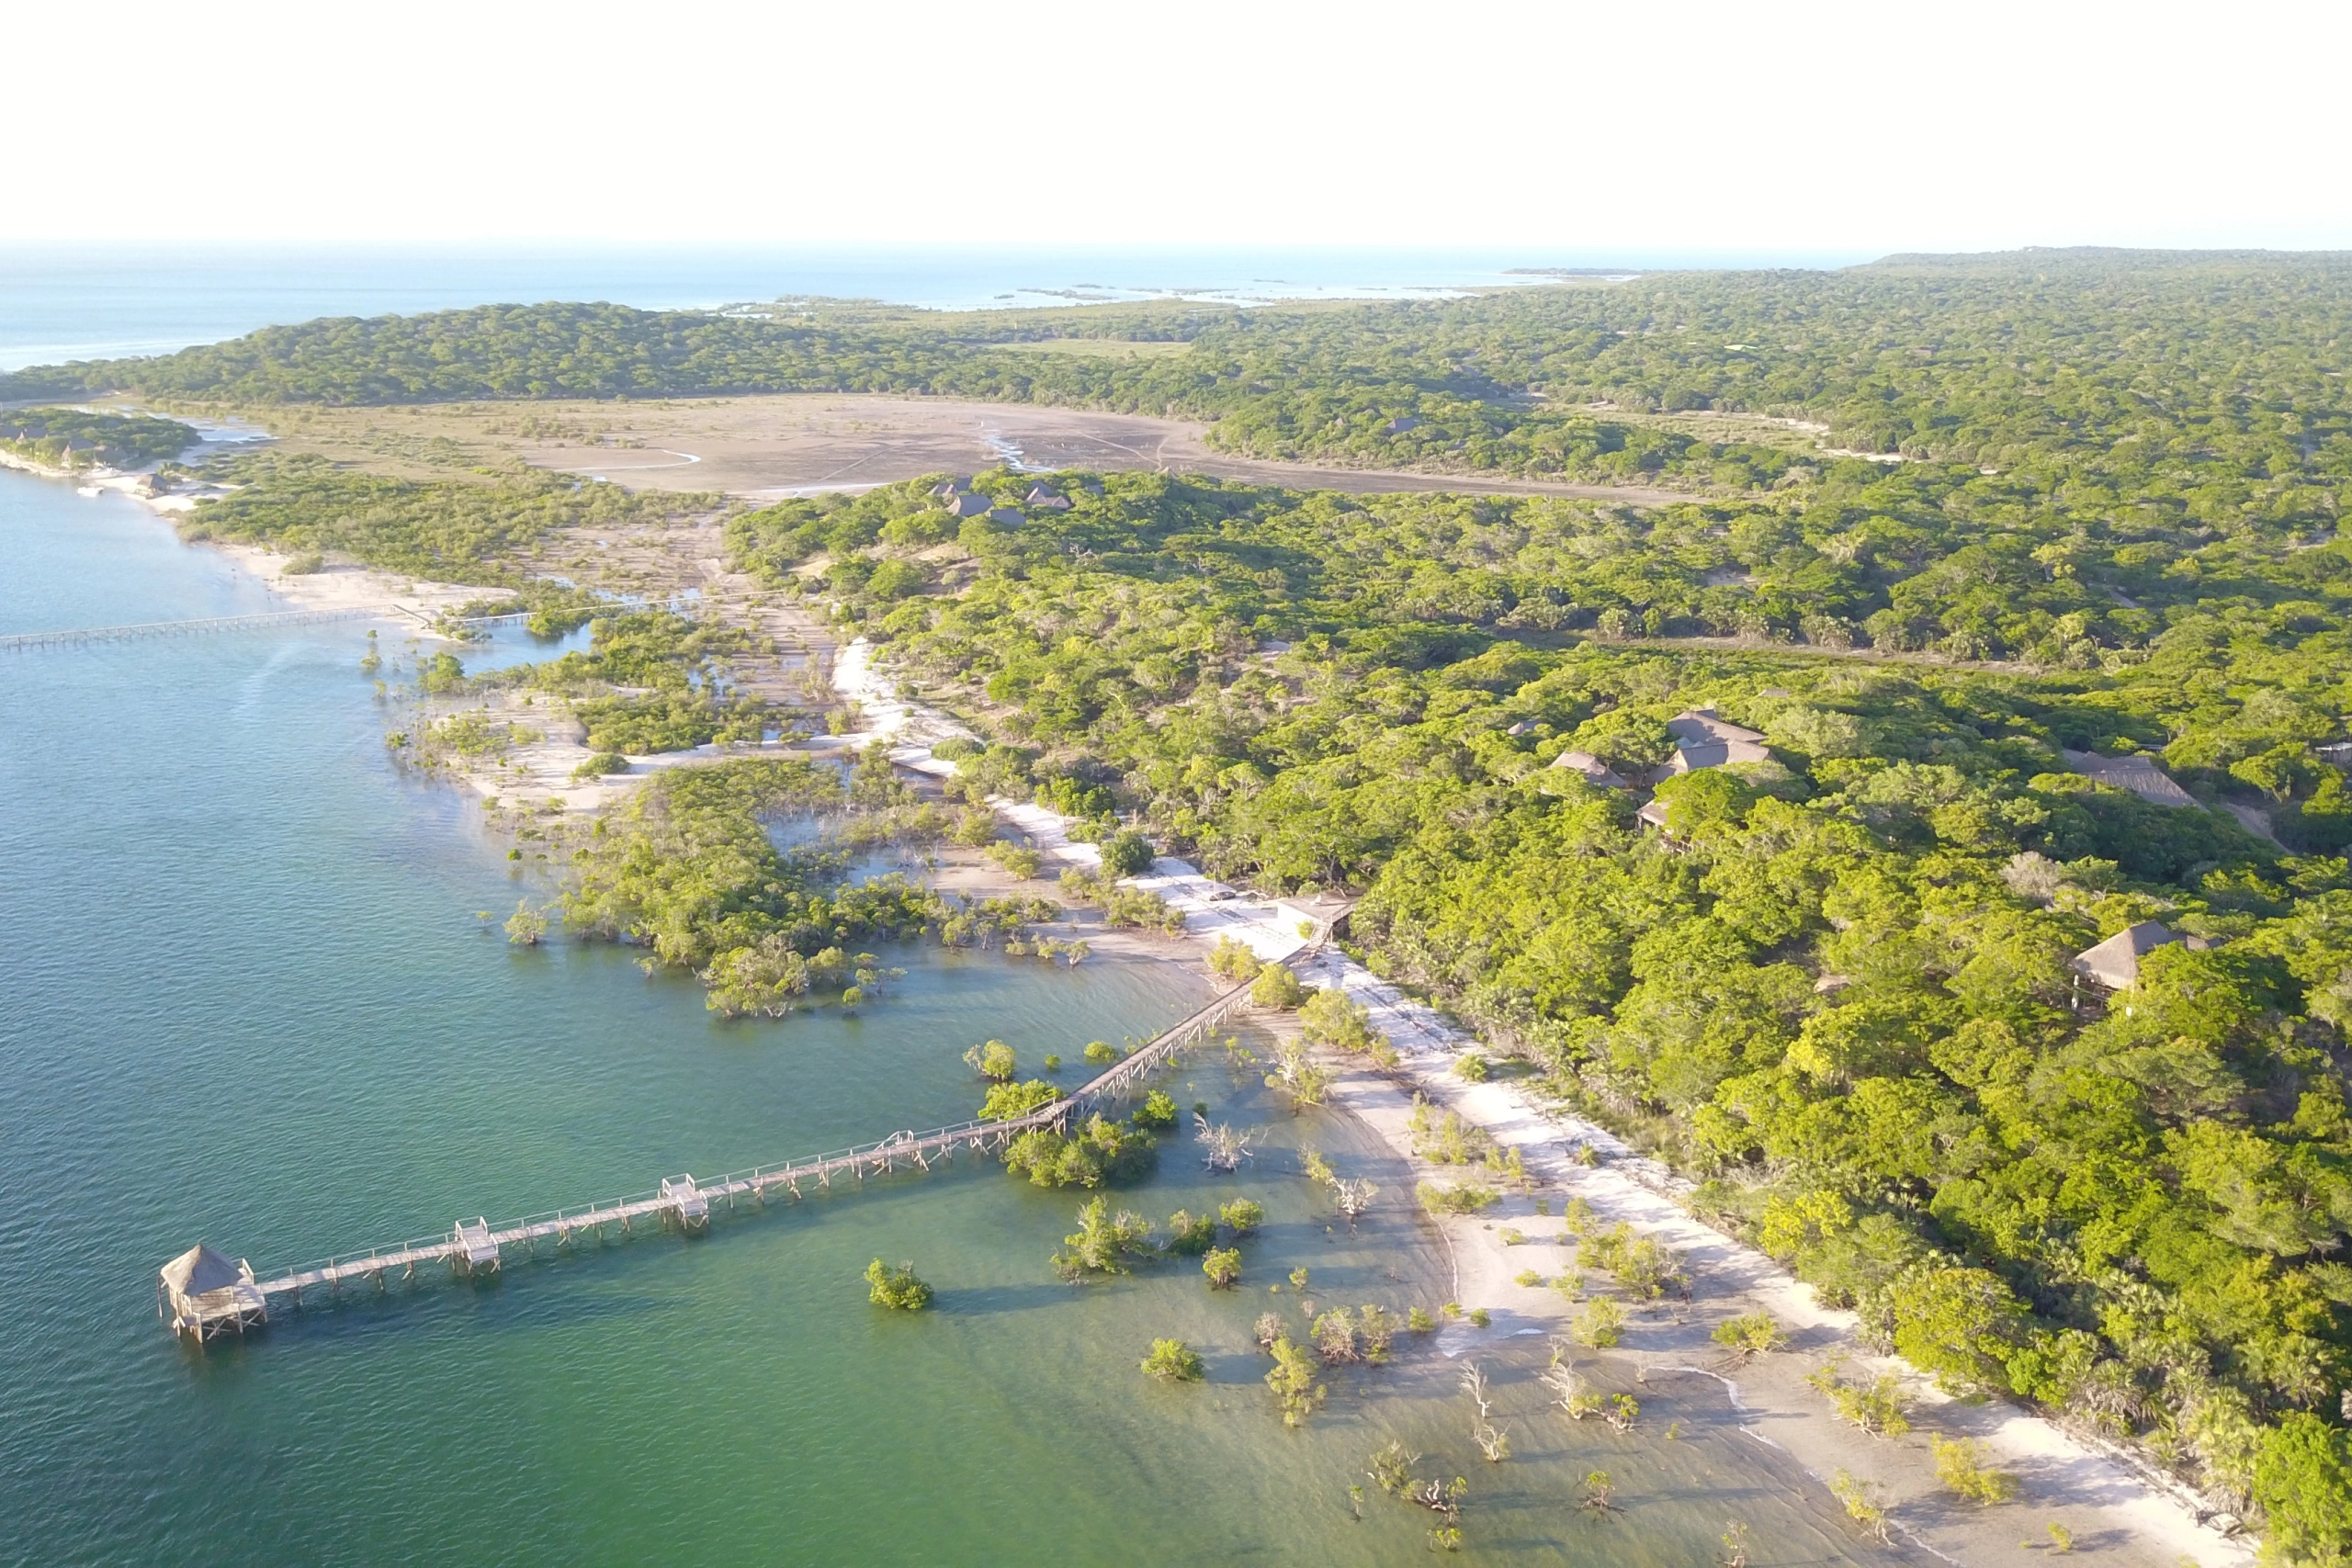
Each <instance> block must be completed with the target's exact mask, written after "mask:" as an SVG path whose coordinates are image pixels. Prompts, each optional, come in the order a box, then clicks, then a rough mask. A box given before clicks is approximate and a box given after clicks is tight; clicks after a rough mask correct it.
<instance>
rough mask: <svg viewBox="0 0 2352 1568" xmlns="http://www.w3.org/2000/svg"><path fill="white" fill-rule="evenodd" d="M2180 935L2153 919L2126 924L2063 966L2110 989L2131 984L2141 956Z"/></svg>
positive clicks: (2135, 975)
mask: <svg viewBox="0 0 2352 1568" xmlns="http://www.w3.org/2000/svg"><path fill="white" fill-rule="evenodd" d="M2179 940H2180V938H2179V937H2177V936H2175V935H2174V934H2173V933H2172V932H2171V931H2166V930H2165V928H2164V927H2163V926H2161V925H2159V924H2157V923H2156V922H2155V921H2154V920H2142V921H2141V922H2140V923H2139V924H2138V925H2135V926H2126V927H2124V928H2123V930H2121V931H2117V932H2116V933H2115V934H2114V935H2113V936H2111V937H2109V938H2108V939H2107V940H2106V941H2105V942H2100V943H2099V944H2098V946H2097V947H2089V948H2085V949H2084V950H2083V951H2082V952H2080V953H2076V954H2075V956H2074V957H2072V958H2070V959H2068V960H2067V961H2066V967H2067V968H2069V969H2072V970H2073V971H2074V972H2075V974H2077V975H2080V976H2082V977H2083V978H2084V979H2086V980H2093V981H2096V982H2098V984H2099V985H2102V986H2105V987H2107V988H2108V989H2109V990H2110V991H2120V990H2126V989H2128V988H2130V987H2131V985H2132V983H2133V982H2135V981H2137V980H2138V979H2139V978H2140V959H2141V956H2142V955H2143V953H2154V951H2155V950H2156V949H2157V948H2160V947H2166V946H2169V945H2171V944H2172V943H2174V942H2178V941H2179Z"/></svg>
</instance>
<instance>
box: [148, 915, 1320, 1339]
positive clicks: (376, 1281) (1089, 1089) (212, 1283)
mask: <svg viewBox="0 0 2352 1568" xmlns="http://www.w3.org/2000/svg"><path fill="white" fill-rule="evenodd" d="M1317 945H1319V943H1318V944H1317ZM1249 993H1250V987H1249V985H1248V984H1246V983H1245V984H1243V985H1240V986H1237V987H1234V988H1233V989H1231V990H1229V991H1227V992H1225V993H1224V994H1222V995H1221V996H1219V997H1217V998H1216V999H1215V1000H1214V1001H1212V1002H1210V1003H1209V1004H1208V1005H1207V1006H1206V1007H1204V1008H1202V1009H1201V1010H1199V1011H1197V1012H1195V1013H1193V1014H1192V1015H1191V1016H1190V1017H1188V1018H1186V1019H1184V1020H1183V1021H1182V1022H1180V1023H1178V1024H1177V1025H1176V1026H1175V1027H1174V1028H1172V1029H1169V1030H1167V1031H1165V1032H1162V1033H1160V1034H1159V1035H1157V1036H1155V1037H1154V1038H1153V1039H1151V1040H1150V1041H1148V1043H1145V1044H1143V1045H1141V1046H1139V1047H1137V1048H1136V1050H1135V1051H1133V1052H1132V1053H1130V1054H1129V1055H1126V1056H1125V1057H1124V1058H1122V1059H1121V1060H1120V1061H1118V1062H1117V1063H1115V1064H1114V1065H1113V1066H1111V1067H1109V1068H1108V1069H1106V1070H1105V1071H1104V1072H1103V1074H1102V1076H1101V1077H1096V1078H1094V1079H1092V1080H1091V1081H1090V1082H1088V1083H1087V1084H1085V1085H1084V1086H1083V1087H1081V1088H1080V1089H1077V1090H1076V1091H1075V1092H1073V1093H1072V1094H1070V1095H1069V1096H1068V1097H1067V1098H1065V1099H1062V1100H1055V1101H1054V1102H1053V1103H1052V1104H1050V1105H1047V1106H1046V1107H1044V1108H1043V1109H1041V1110H1038V1111H1032V1112H1030V1113H1029V1114H1028V1115H1026V1116H1021V1117H1016V1118H1013V1119H1012V1120H1009V1121H1002V1122H980V1121H972V1122H956V1124H955V1125H954V1126H952V1127H940V1128H935V1129H933V1131H931V1132H927V1133H916V1132H899V1133H893V1134H890V1135H889V1136H888V1137H886V1138H877V1139H876V1140H875V1141H874V1142H872V1143H867V1144H855V1145H851V1146H850V1147H848V1148H845V1149H836V1150H834V1151H832V1152H831V1153H828V1154H821V1155H815V1156H810V1157H809V1158H806V1159H797V1160H786V1161H784V1162H783V1163H781V1164H778V1165H763V1166H754V1167H752V1168H751V1169H749V1170H741V1171H735V1172H732V1173H730V1174H729V1175H726V1176H721V1177H717V1178H712V1179H696V1178H695V1177H694V1176H692V1175H683V1176H673V1177H670V1178H668V1179H665V1180H664V1181H662V1183H661V1185H660V1186H659V1187H657V1188H655V1189H654V1190H651V1191H650V1192H641V1193H638V1194H635V1195H632V1196H629V1197H626V1198H618V1199H615V1200H614V1201H611V1202H608V1203H594V1204H587V1205H583V1206H582V1207H580V1208H576V1209H558V1210H555V1211H554V1212H552V1213H544V1214H534V1215H530V1216H528V1217H526V1218H524V1219H519V1220H510V1221H504V1222H501V1223H499V1224H492V1223H491V1222H490V1221H488V1220H487V1219H483V1218H481V1217H476V1218H474V1219H470V1220H459V1221H457V1222H456V1223H455V1224H452V1225H451V1226H450V1227H449V1229H448V1230H447V1231H446V1232H444V1233H442V1234H441V1235H434V1236H424V1237H420V1238H417V1239H415V1240H412V1241H405V1242H401V1244H399V1245H398V1246H395V1247H371V1248H368V1249H367V1250H365V1251H361V1252H355V1253H341V1254H337V1255H336V1256H334V1257H333V1258H324V1259H322V1260H321V1261H319V1262H316V1263H310V1264H305V1265H304V1266H302V1267H301V1268H299V1269H288V1270H287V1271H286V1272H284V1273H282V1274H278V1275H276V1276H274V1277H272V1278H270V1279H266V1280H262V1279H257V1278H255V1276H254V1271H253V1269H252V1268H251V1267H250V1266H248V1265H247V1264H245V1263H243V1262H242V1261H240V1262H238V1263H236V1264H234V1265H231V1264H229V1263H228V1262H227V1260H226V1259H225V1258H221V1257H220V1255H219V1254H217V1253H214V1252H213V1251H212V1250H211V1249H210V1248H209V1247H202V1246H199V1247H194V1248H191V1249H190V1250H189V1251H188V1252H187V1253H185V1254H183V1255H182V1256H181V1257H180V1258H175V1259H174V1260H173V1261H172V1262H171V1263H170V1264H168V1265H166V1266H165V1267H164V1270H163V1273H162V1276H161V1278H160V1279H159V1280H158V1282H157V1287H156V1311H157V1314H158V1315H160V1316H161V1317H163V1318H164V1321H166V1322H167V1323H169V1324H170V1325H171V1326H172V1328H173V1331H174V1332H175V1333H177V1334H181V1335H184V1336H186V1337H188V1338H191V1339H193V1340H195V1341H196V1342H198V1344H202V1343H205V1342H207V1341H209V1340H212V1339H216V1338H220V1337H222V1336H225V1335H243V1334H244V1333H246V1332H248V1331H250V1330H252V1329H255V1328H259V1327H261V1326H263V1325H266V1324H267V1323H268V1321H269V1313H270V1308H271V1306H272V1304H273V1303H275V1304H277V1305H278V1306H280V1307H289V1306H290V1307H293V1308H296V1309H298V1310H299V1309H300V1308H301V1307H302V1306H304V1305H305V1304H307V1303H309V1302H310V1301H311V1298H313V1297H314V1296H315V1295H316V1293H317V1292H326V1293H327V1295H328V1297H329V1298H330V1299H340V1298H341V1297H342V1296H343V1294H344V1293H345V1292H346V1291H353V1292H370V1293H372V1292H377V1291H383V1290H388V1289H389V1288H390V1286H391V1285H392V1284H393V1283H395V1282H401V1281H408V1280H415V1279H416V1278H417V1277H418V1275H417V1269H418V1266H419V1265H431V1264H440V1265H443V1266H444V1267H445V1269H447V1274H448V1275H449V1276H465V1275H480V1274H485V1273H489V1272H492V1271H494V1270H496V1269H499V1268H500V1267H501V1266H502V1265H503V1263H504V1261H505V1259H506V1255H507V1252H508V1249H510V1248H513V1247H522V1248H523V1249H524V1250H525V1253H526V1256H530V1257H536V1256H537V1252H538V1248H539V1247H540V1245H541V1244H542V1243H544V1244H546V1245H547V1246H548V1247H549V1248H550V1249H551V1250H552V1251H554V1252H556V1253H558V1254H560V1253H561V1252H563V1251H565V1250H568V1249H571V1248H574V1247H579V1246H581V1245H582V1243H583V1242H589V1241H594V1242H597V1243H603V1242H606V1241H616V1240H622V1239H626V1238H628V1237H630V1236H633V1235H637V1234H638V1233H639V1227H647V1228H650V1229H652V1230H656V1231H663V1230H677V1231H683V1232H684V1233H686V1234H688V1235H697V1234H700V1233H702V1232H704V1231H706V1230H707V1229H708V1228H709V1225H710V1219H711V1214H712V1213H713V1210H714V1209H715V1208H716V1207H717V1206H718V1205H719V1204H722V1203H723V1204H725V1205H726V1207H727V1208H729V1210H732V1209H734V1208H735V1207H736V1205H737V1204H738V1203H739V1202H744V1201H748V1202H751V1203H752V1204H754V1205H756V1206H758V1207H762V1208H764V1207H765V1206H766V1205H767V1204H768V1203H769V1202H770V1201H773V1200H775V1199H776V1198H778V1197H783V1198H785V1199H787V1200H792V1201H797V1200H799V1199H802V1198H805V1197H808V1196H810V1195H811V1194H812V1192H822V1191H829V1190H831V1188H832V1186H833V1184H834V1181H835V1179H837V1178H841V1179H848V1180H849V1181H851V1182H853V1183H855V1184H862V1183H864V1182H865V1179H867V1178H869V1177H877V1176H888V1175H890V1174H892V1173H894V1172H897V1171H900V1170H904V1169H909V1168H912V1169H916V1170H921V1171H926V1172H927V1171H929V1170H930V1169H932V1168H933V1166H934V1165H939V1164H952V1163H953V1161H954V1160H955V1157H956V1155H958V1154H962V1153H979V1154H993V1153H996V1152H997V1151H999V1150H1001V1149H1002V1148H1003V1147H1004V1146H1005V1145H1007V1144H1009V1143H1011V1142H1012V1140H1013V1139H1015V1138H1017V1137H1019V1136H1021V1135H1022V1134H1024V1133H1030V1132H1035V1131H1039V1130H1041V1129H1045V1128H1055V1129H1062V1130H1067V1129H1068V1128H1069V1126H1070V1125H1071V1124H1072V1123H1073V1122H1075V1120H1076V1119H1077V1118H1078V1116H1079V1115H1080V1112H1082V1111H1086V1110H1088V1109H1089V1108H1091V1107H1099V1106H1101V1105H1103V1104H1104V1103H1106V1102H1109V1101H1113V1100H1125V1099H1127V1098H1128V1097H1130V1096H1132V1095H1134V1094H1135V1093H1136V1091H1137V1090H1138V1089H1141V1087H1142V1085H1143V1083H1144V1081H1145V1080H1146V1079H1147V1078H1148V1077H1149V1076H1150V1075H1151V1074H1152V1073H1154V1072H1156V1071H1158V1070H1159V1068H1161V1067H1163V1066H1167V1065H1168V1064H1169V1063H1170V1061H1172V1060H1173V1059H1174V1058H1175V1057H1176V1056H1177V1055H1179V1054H1180V1053H1181V1052H1182V1051H1184V1050H1185V1049H1187V1048H1188V1047H1190V1046H1192V1045H1193V1044H1196V1043H1199V1042H1201V1041H1203V1040H1205V1039H1207V1038H1208V1037H1209V1036H1210V1035H1211V1034H1212V1033H1213V1032H1215V1031H1216V1029H1217V1028H1218V1027H1219V1026H1220V1025H1222V1024H1223V1023H1224V1022H1225V1021H1226V1020H1227V1018H1229V1017H1231V1016H1232V1014H1233V1013H1234V1011H1235V1010H1238V1008H1240V1007H1242V1006H1243V1005H1244V1004H1246V1003H1247V1001H1248V1000H1249ZM426 1277H427V1278H430V1277H432V1276H431V1274H430V1273H428V1275H427V1276H426Z"/></svg>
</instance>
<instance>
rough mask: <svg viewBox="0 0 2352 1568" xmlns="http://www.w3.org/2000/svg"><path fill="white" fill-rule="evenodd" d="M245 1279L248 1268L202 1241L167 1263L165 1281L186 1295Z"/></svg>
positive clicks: (227, 1286) (199, 1293)
mask: <svg viewBox="0 0 2352 1568" xmlns="http://www.w3.org/2000/svg"><path fill="white" fill-rule="evenodd" d="M244 1282H245V1271H244V1270H243V1269H240V1268H238V1267H237V1265H235V1264H234V1263H232V1262H230V1261H229V1260H228V1259H227V1258H223V1257H221V1256H220V1254H219V1253H217V1252H215V1251H213V1250H212V1249H211V1248H210V1247H207V1246H205V1245H204V1244H203V1243H202V1242H198V1243H197V1244H196V1245H195V1246H194V1247H189V1248H188V1249H187V1251H186V1252H183V1253H181V1254H180V1255H179V1256H178V1257H177V1258H173V1259H172V1260H171V1261H170V1262H169V1263H166V1264H164V1284H165V1285H167V1286H169V1287H170V1288H171V1289H173V1290H174V1291H176V1292H179V1293H180V1294H181V1295H184V1296H203V1295H209V1294H211V1293H212V1292H214V1291H220V1290H226V1289H228V1288H229V1287H230V1286H232V1285H242V1284H243V1283H244Z"/></svg>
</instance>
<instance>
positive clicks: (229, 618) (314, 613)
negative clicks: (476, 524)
mask: <svg viewBox="0 0 2352 1568" xmlns="http://www.w3.org/2000/svg"><path fill="white" fill-rule="evenodd" d="M399 615H405V616H407V617H408V618H409V619H410V620H412V621H414V622H415V623H416V624H417V625H418V626H421V627H423V628H424V629H425V630H427V631H431V630H434V629H436V628H437V627H438V626H439V625H440V624H441V623H439V622H436V621H435V620H433V619H432V618H431V617H429V616H426V615H419V614H418V613H417V612H416V611H414V610H412V609H410V608H408V607H407V606H406V605H404V604H395V605H392V606H390V607H389V608H387V607H384V606H381V605H378V606H376V607H373V608H370V607H368V606H366V605H358V606H354V607H351V608H347V609H341V610H269V611H265V612H263V613H262V614H260V615H212V616H209V617H207V618H204V619H201V620H194V621H141V622H140V623H138V624H137V625H135V626H69V627H67V628H65V629H64V630H62V631H53V632H9V633H6V634H5V635H0V653H23V652H29V651H31V650H32V649H40V648H84V647H87V646H89V645H91V644H94V643H102V642H137V641H140V640H141V639H143V638H146V637H203V636H207V635H209V634H210V633H213V632H267V631H278V630H281V629H283V628H286V627H290V626H323V625H325V624H327V623H328V622H330V621H388V620H392V619H394V618H395V617H396V616H399ZM530 618H531V613H530V612H529V611H528V610H518V611H515V612H514V613H513V614H511V615H467V616H464V617H462V618H460V619H458V620H457V621H456V622H454V623H453V624H455V625H457V626H515V625H520V624H521V623H522V622H525V621H527V620H529V619H530Z"/></svg>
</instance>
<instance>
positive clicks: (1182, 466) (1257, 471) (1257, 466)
mask: <svg viewBox="0 0 2352 1568" xmlns="http://www.w3.org/2000/svg"><path fill="white" fill-rule="evenodd" d="M269 423H270V425H271V428H272V429H273V430H274V431H276V432H277V434H279V435H280V437H281V439H282V441H283V443H284V445H285V446H288V447H289V448H291V449H294V450H311V451H317V452H320V453H322V454H323V455H325V456H327V457H334V458H335V459H337V460H338V461H345V462H355V463H360V464H364V465H365V466H367V467H368V468H373V469H376V470H378V471H386V470H391V471H401V470H407V469H415V470H417V471H419V473H420V474H421V473H422V472H423V471H424V470H429V469H441V470H444V471H446V470H447V468H450V467H453V466H469V465H472V464H480V463H491V462H496V461H499V460H501V459H513V458H517V457H519V458H521V459H522V460H523V461H525V462H526V463H529V464H530V465H532V466H533V467H534V468H549V469H553V470H556V471H558V472H562V473H579V474H590V475H594V476H597V477H599V478H603V479H610V480H611V481H612V482H613V483H615V484H623V485H628V486H629V487H630V488H632V489H644V490H669V491H725V492H727V493H728V494H730V495H738V496H745V497H750V498H752V499H755V500H775V499H779V498H781V497H784V496H786V495H794V494H807V493H812V492H815V491H825V490H857V489H864V488H866V487H870V486H873V485H878V484H888V483H891V482H893V481H895V480H899V479H914V478H917V477H918V476H920V475H923V474H935V473H941V472H949V473H971V472H975V471H977V470H978V469H981V468H992V467H994V466H995V465H997V464H999V463H1005V462H1011V463H1015V464H1018V465H1020V466H1022V467H1023V468H1035V469H1050V468H1091V469H1095V470H1097V471H1116V470H1127V469H1148V470H1156V471H1163V472H1175V473H1192V474H1206V475H1211V476H1214V477H1216V478H1219V479H1240V480H1245V481H1248V482H1250V483H1253V484H1269V485H1288V486H1293V487H1295V488H1298V489H1306V490H1338V491H1351V492H1353V493H1356V494H1374V493H1383V492H1394V491H1461V492H1467V493H1474V494H1482V495H1561V496H1575V497H1582V498H1587V499H1591V500H1600V501H1619V502H1629V503H1632V504H1634V505H1661V504H1664V503H1667V502H1675V501H1687V500H1689V499H1691V497H1690V496H1689V495H1687V494H1684V493H1680V492H1678V491H1666V490H1657V489H1646V488H1642V487H1637V486H1612V485H1589V484H1585V485H1579V484H1553V483H1545V482H1542V481H1538V480H1519V479H1498V478H1493V477H1487V476H1481V475H1477V474H1470V473H1464V474H1444V473H1416V472H1405V471H1400V470H1397V469H1386V468H1329V467H1324V466H1320V465H1317V464H1312V463H1274V462H1259V461H1255V460H1252V459H1248V458H1240V457H1231V456H1229V455H1227V454H1225V453H1222V452H1218V451H1216V450H1215V449H1214V448H1212V447H1211V446H1208V444H1207V442H1206V440H1205V439H1204V437H1205V434H1206V432H1207V426H1205V425H1202V424H1195V423H1188V422H1186V421H1182V420H1173V419H1151V418H1147V417H1145V416H1143V415H1139V414H1120V413H1102V412H1093V411H1090V410H1085V409H1066V408H1046V407H1039V406H1036V405H1034V404H1027V403H978V402H956V401H952V400H946V399H939V398H898V397H881V396H870V395H865V394H855V393H806V394H793V395H787V396H777V397H743V398H695V399H673V400H661V401H647V402H618V401H610V402H534V403H512V402H503V403H437V404H426V405H422V406H413V407H392V408H368V409H302V410H282V411H281V410H273V411H271V417H270V422H269Z"/></svg>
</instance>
